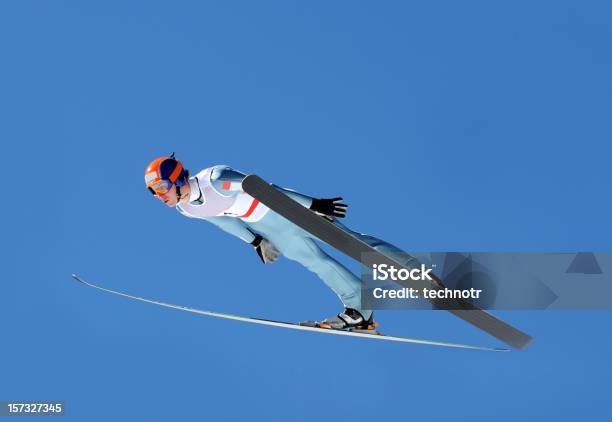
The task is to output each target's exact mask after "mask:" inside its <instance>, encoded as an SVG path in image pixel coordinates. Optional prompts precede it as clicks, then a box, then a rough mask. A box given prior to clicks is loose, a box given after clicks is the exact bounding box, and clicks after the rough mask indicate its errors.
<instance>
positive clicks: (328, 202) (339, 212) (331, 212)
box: [310, 197, 348, 220]
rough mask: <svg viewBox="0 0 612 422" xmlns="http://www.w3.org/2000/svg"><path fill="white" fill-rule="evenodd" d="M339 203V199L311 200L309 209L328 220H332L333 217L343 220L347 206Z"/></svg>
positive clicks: (340, 199)
mask: <svg viewBox="0 0 612 422" xmlns="http://www.w3.org/2000/svg"><path fill="white" fill-rule="evenodd" d="M340 201H342V198H341V197H336V198H329V199H316V198H313V200H312V205H310V209H311V210H313V211H314V212H316V213H317V214H319V215H322V216H323V217H325V218H327V219H328V220H333V218H334V217H339V218H344V217H345V216H346V209H347V207H348V205H346V204H343V203H342V202H340Z"/></svg>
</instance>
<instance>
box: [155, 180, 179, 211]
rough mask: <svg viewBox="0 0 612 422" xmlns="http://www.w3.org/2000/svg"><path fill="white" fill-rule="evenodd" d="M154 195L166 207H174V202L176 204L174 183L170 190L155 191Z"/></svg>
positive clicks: (176, 197)
mask: <svg viewBox="0 0 612 422" xmlns="http://www.w3.org/2000/svg"><path fill="white" fill-rule="evenodd" d="M155 197H156V198H157V199H159V200H160V201H162V202H163V203H164V204H166V206H168V207H176V204H178V196H177V195H176V186H175V185H172V187H171V188H170V190H169V191H168V192H166V193H156V194H155Z"/></svg>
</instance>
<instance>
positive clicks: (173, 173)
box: [145, 153, 187, 195]
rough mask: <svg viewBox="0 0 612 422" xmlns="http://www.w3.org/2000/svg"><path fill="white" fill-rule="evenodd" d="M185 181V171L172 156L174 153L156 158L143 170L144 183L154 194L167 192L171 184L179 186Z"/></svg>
mask: <svg viewBox="0 0 612 422" xmlns="http://www.w3.org/2000/svg"><path fill="white" fill-rule="evenodd" d="M186 183H187V171H186V170H185V169H184V168H183V164H181V162H180V161H179V160H177V159H175V158H174V153H172V155H170V157H159V158H157V159H156V160H154V161H153V162H151V164H149V165H148V166H147V169H146V170H145V185H146V186H147V189H149V190H150V191H151V193H153V194H154V195H156V194H158V193H159V194H164V193H167V192H168V191H169V190H170V189H171V188H172V185H176V186H177V187H179V188H180V187H181V186H183V185H185V184H186Z"/></svg>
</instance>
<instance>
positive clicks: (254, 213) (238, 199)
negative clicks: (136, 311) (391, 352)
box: [176, 165, 405, 319]
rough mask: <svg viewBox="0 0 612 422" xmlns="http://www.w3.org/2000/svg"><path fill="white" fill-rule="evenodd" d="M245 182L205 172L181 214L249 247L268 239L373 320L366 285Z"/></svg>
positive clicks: (390, 249) (388, 249)
mask: <svg viewBox="0 0 612 422" xmlns="http://www.w3.org/2000/svg"><path fill="white" fill-rule="evenodd" d="M244 177H245V175H244V174H243V173H241V172H239V171H236V170H234V169H232V168H230V167H228V166H225V165H218V166H213V167H209V168H206V169H204V170H202V171H200V172H199V173H198V174H196V175H195V176H193V177H190V178H189V181H188V183H189V186H190V188H191V193H190V195H189V202H188V203H184V204H179V205H177V206H176V208H177V210H178V211H179V212H180V213H181V214H183V215H185V216H187V217H191V218H199V219H203V220H206V221H209V222H210V223H212V224H214V225H216V226H217V227H219V228H220V229H222V230H224V231H226V232H228V233H230V234H232V235H234V236H236V237H239V238H240V239H242V240H243V241H244V242H246V243H251V242H252V241H253V240H254V239H255V237H256V236H257V235H260V236H262V237H264V238H265V239H267V240H268V241H270V242H272V244H273V245H274V246H275V247H276V248H277V249H278V250H279V252H280V253H282V254H283V255H284V256H285V257H287V258H288V259H290V260H292V261H296V262H299V263H300V264H302V265H303V266H304V267H306V268H307V269H309V270H310V271H312V272H314V273H315V274H317V275H318V276H319V278H321V279H322V280H323V282H325V284H326V285H327V286H328V287H329V288H330V289H332V290H333V291H334V292H335V293H336V294H337V295H338V297H339V298H340V300H341V301H342V303H343V304H344V306H345V307H347V308H353V309H356V310H358V311H359V312H360V313H361V314H362V315H363V317H364V318H366V319H368V318H369V317H370V315H371V314H372V312H371V310H368V309H362V307H361V280H360V279H359V278H358V277H357V276H356V275H354V274H353V273H352V272H351V271H349V270H348V269H347V268H346V267H344V266H343V265H342V264H340V263H339V262H338V261H336V260H335V259H333V258H332V257H331V256H329V255H328V254H326V253H325V252H324V251H323V250H322V249H321V248H320V247H319V246H318V245H317V243H316V242H315V240H319V239H318V238H317V237H315V236H313V235H312V234H310V233H309V232H307V231H305V230H304V229H302V228H301V227H299V226H297V225H295V224H294V223H292V222H291V221H289V220H287V219H286V218H284V217H283V216H281V215H279V214H277V213H276V212H274V211H272V210H271V209H270V208H268V207H267V206H265V205H264V204H262V203H260V202H259V201H258V200H257V199H255V198H253V197H252V196H250V195H249V194H247V193H246V192H244V191H243V190H242V179H244ZM274 187H275V188H276V189H278V190H280V191H281V192H283V193H284V194H286V195H288V196H289V197H290V198H292V199H293V200H295V201H297V202H299V203H300V204H302V205H303V206H305V207H307V208H309V207H310V205H311V203H312V200H313V198H312V197H310V196H306V195H303V194H301V193H298V192H295V191H293V190H289V189H284V188H281V187H278V186H274ZM334 224H336V225H337V226H338V227H341V228H342V229H343V230H345V231H347V232H349V233H350V234H352V235H353V236H355V237H357V238H359V239H361V240H363V241H364V242H366V243H368V244H369V245H371V246H372V247H374V248H376V249H377V250H380V251H381V252H385V253H388V254H392V255H395V254H396V253H397V254H398V256H401V250H400V249H399V248H397V247H395V246H393V245H391V244H389V243H387V242H384V241H382V240H380V239H377V238H375V237H372V236H368V235H365V234H362V233H357V232H354V231H352V230H350V229H348V228H347V227H346V226H344V225H342V224H341V223H340V222H338V221H337V219H335V220H334ZM404 256H405V255H404ZM404 259H405V258H404Z"/></svg>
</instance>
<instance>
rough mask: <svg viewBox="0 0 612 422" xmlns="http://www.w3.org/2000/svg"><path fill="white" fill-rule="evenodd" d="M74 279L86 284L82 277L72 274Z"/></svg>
mask: <svg viewBox="0 0 612 422" xmlns="http://www.w3.org/2000/svg"><path fill="white" fill-rule="evenodd" d="M72 278H74V279H75V280H76V281H78V282H79V283H83V284H85V281H83V279H82V278H81V277H79V276H78V275H77V274H74V273H73V274H72Z"/></svg>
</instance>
